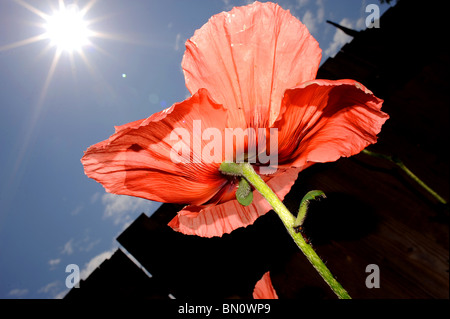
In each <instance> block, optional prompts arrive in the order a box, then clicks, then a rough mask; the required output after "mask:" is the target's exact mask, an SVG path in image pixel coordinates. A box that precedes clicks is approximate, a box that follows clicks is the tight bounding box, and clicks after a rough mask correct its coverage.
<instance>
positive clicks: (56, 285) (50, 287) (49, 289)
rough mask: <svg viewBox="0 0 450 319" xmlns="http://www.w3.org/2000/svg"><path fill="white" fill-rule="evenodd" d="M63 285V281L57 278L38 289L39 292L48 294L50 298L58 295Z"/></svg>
mask: <svg viewBox="0 0 450 319" xmlns="http://www.w3.org/2000/svg"><path fill="white" fill-rule="evenodd" d="M63 287H64V288H65V286H64V285H63V283H62V282H61V281H59V280H56V281H53V282H51V283H49V284H47V285H45V286H44V287H42V288H40V289H39V290H38V293H39V294H45V295H47V296H49V297H50V298H55V297H56V296H58V295H59V294H60V293H61V289H64V288H63Z"/></svg>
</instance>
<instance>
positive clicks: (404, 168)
mask: <svg viewBox="0 0 450 319" xmlns="http://www.w3.org/2000/svg"><path fill="white" fill-rule="evenodd" d="M361 153H364V154H366V155H369V156H373V157H378V158H382V159H385V160H388V161H390V162H391V163H394V164H395V165H397V166H398V167H399V168H400V169H401V170H402V171H403V172H404V173H405V174H406V175H408V176H409V177H410V178H411V179H412V180H414V181H415V182H416V183H417V184H419V185H420V186H421V187H422V188H423V189H425V190H426V191H427V192H428V193H429V194H430V195H431V196H433V197H434V198H435V199H437V200H438V201H439V202H440V203H442V204H444V205H446V204H447V201H446V200H445V199H444V198H442V197H441V196H440V195H439V194H438V193H436V192H435V191H434V190H433V189H432V188H431V187H429V186H428V185H427V184H425V183H424V182H423V181H422V180H421V179H420V178H419V177H417V175H416V174H414V173H413V172H411V170H410V169H409V168H408V167H407V166H406V165H405V164H404V163H403V162H402V161H401V160H400V159H399V158H396V157H393V156H389V155H384V154H380V153H376V152H372V151H369V150H367V149H364V150H362V151H361Z"/></svg>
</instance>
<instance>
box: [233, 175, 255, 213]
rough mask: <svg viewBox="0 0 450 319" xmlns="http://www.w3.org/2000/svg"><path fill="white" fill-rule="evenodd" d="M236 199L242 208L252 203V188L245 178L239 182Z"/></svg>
mask: <svg viewBox="0 0 450 319" xmlns="http://www.w3.org/2000/svg"><path fill="white" fill-rule="evenodd" d="M236 199H237V201H238V202H239V203H240V204H241V205H243V206H248V205H250V204H251V203H252V201H253V192H252V188H251V186H250V184H249V183H248V182H247V180H246V179H245V178H241V180H240V181H239V187H238V189H237V191H236Z"/></svg>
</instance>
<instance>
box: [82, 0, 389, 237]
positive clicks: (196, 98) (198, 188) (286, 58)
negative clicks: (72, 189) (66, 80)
mask: <svg viewBox="0 0 450 319" xmlns="http://www.w3.org/2000/svg"><path fill="white" fill-rule="evenodd" d="M320 59H321V50H320V48H319V46H318V43H317V41H316V40H315V39H314V38H313V37H312V36H311V35H310V33H309V32H308V30H307V29H306V27H305V26H304V25H303V24H302V23H301V22H300V21H299V20H297V19H296V18H294V17H293V16H292V15H291V14H290V13H289V11H285V10H283V9H282V8H281V7H279V6H278V5H276V4H273V3H258V2H255V3H253V4H251V5H248V6H245V7H239V8H234V9H233V10H231V11H230V12H222V13H220V14H217V15H215V16H213V17H212V18H211V19H210V20H209V21H208V22H207V23H206V24H205V25H204V26H203V27H202V28H200V29H199V30H197V31H196V32H195V34H194V36H193V37H192V38H191V39H190V40H188V41H187V42H186V52H185V55H184V57H183V62H182V67H183V70H184V74H185V80H186V86H187V88H188V89H189V91H190V92H191V93H192V94H193V95H192V96H191V97H190V98H188V99H186V100H185V101H183V102H181V103H176V104H174V105H173V106H171V107H170V108H168V109H166V110H164V111H162V112H159V113H156V114H153V115H152V116H150V117H149V118H147V119H143V120H139V121H136V122H132V123H129V124H126V125H123V126H120V127H116V133H115V134H114V135H112V136H111V137H110V138H109V139H108V140H106V141H103V142H100V143H98V144H95V145H93V146H91V147H89V148H88V150H87V151H86V152H85V154H84V156H83V158H82V160H81V161H82V163H83V165H84V170H85V173H86V174H87V176H89V177H91V178H93V179H94V180H96V181H98V182H100V183H101V184H103V186H104V187H105V189H106V191H108V192H111V193H114V194H124V195H131V196H137V197H142V198H146V199H149V200H154V201H159V202H168V203H180V204H187V206H186V207H185V208H184V209H182V210H181V211H180V212H179V213H178V214H177V216H176V217H175V218H174V219H173V220H172V221H171V222H170V223H169V225H170V226H171V227H172V228H173V229H175V230H177V231H180V232H182V233H185V234H195V235H199V236H204V237H212V236H221V235H222V234H224V233H229V232H231V231H232V230H234V229H236V228H238V227H243V226H247V225H250V224H252V223H253V222H254V221H255V220H256V219H257V218H258V217H259V216H261V215H263V214H265V213H266V212H268V211H269V210H270V206H269V204H268V203H267V202H266V201H265V199H264V198H263V197H262V196H261V195H260V194H259V193H258V192H256V191H254V194H253V196H254V198H253V202H252V204H250V205H249V206H242V205H241V204H239V203H238V201H237V200H236V199H235V192H236V188H237V185H238V181H237V180H236V179H234V178H230V177H229V176H225V175H223V174H221V173H220V171H219V166H220V163H222V161H223V160H224V159H225V155H226V154H224V152H223V153H220V152H217V153H214V154H213V155H212V157H211V158H208V160H205V158H204V157H202V156H200V155H199V154H201V152H200V153H199V152H198V150H200V151H201V150H204V149H205V148H208V145H209V144H208V140H207V139H206V140H205V139H204V137H205V136H204V134H202V132H199V131H198V130H197V128H196V127H195V124H196V121H199V122H198V123H200V124H201V126H202V128H215V129H216V132H217V131H218V132H220V133H224V132H225V130H226V129H229V128H233V129H235V128H241V129H247V128H255V129H256V128H264V129H267V130H269V129H270V128H273V129H277V130H278V144H277V145H276V146H277V147H278V152H277V154H276V155H277V160H278V163H277V164H278V165H277V171H276V173H274V174H271V175H266V176H263V178H264V180H265V181H266V183H267V184H268V185H269V186H270V187H271V188H272V189H273V190H274V192H275V193H276V194H277V195H278V196H279V197H280V199H281V200H283V198H284V196H285V195H286V194H287V193H288V191H289V190H290V188H291V186H292V185H293V183H294V182H295V180H296V178H297V175H298V173H299V172H300V171H301V170H303V169H305V168H306V167H308V166H310V165H312V164H314V163H317V162H329V161H335V160H337V159H338V158H340V157H342V156H344V157H347V156H351V155H354V154H357V153H359V152H360V151H361V150H362V149H364V148H365V147H366V146H368V145H369V144H371V143H375V142H376V140H377V134H378V133H379V132H380V130H381V126H382V125H383V123H384V122H385V121H386V120H387V118H388V115H387V114H385V113H383V112H382V111H381V105H382V100H380V99H378V98H377V97H375V96H374V95H373V94H372V92H370V91H369V90H368V89H366V88H365V87H364V86H363V85H362V84H360V83H358V82H356V81H353V80H340V81H328V80H315V76H316V73H317V70H318V66H319V62H320ZM177 130H178V131H177ZM174 132H175V133H174ZM184 133H187V134H188V135H190V139H188V140H185V139H181V141H180V140H177V139H176V138H175V139H174V137H180V136H181V137H182V135H183V134H184ZM203 133H204V131H203ZM180 134H181V135H180ZM192 135H194V136H193V137H192ZM199 136H200V137H202V138H201V139H200V138H198V137H199ZM196 137H197V138H196ZM207 138H208V137H207ZM209 138H212V137H211V136H209ZM222 138H223V135H222ZM262 142H265V141H264V140H261V139H259V140H258V139H257V138H255V137H248V138H247V139H246V140H245V145H244V146H239V147H238V146H236V145H234V151H238V149H240V150H241V151H242V149H244V152H245V150H248V149H249V148H250V146H251V145H253V144H255V143H256V144H258V145H261V144H262ZM209 146H210V145H209ZM174 149H176V150H178V151H180V150H181V151H183V152H184V151H185V150H188V151H189V152H188V153H187V154H185V153H183V152H182V155H181V159H182V160H181V161H174V160H173V157H171V155H173V154H172V153H173V150H174ZM196 150H197V151H196ZM208 154H209V153H208ZM254 167H255V168H256V169H257V168H258V167H264V165H262V166H261V163H260V162H258V161H257V162H256V163H254Z"/></svg>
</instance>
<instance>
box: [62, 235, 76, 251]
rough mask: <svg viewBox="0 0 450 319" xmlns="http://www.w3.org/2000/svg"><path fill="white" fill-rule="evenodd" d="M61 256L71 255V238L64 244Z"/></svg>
mask: <svg viewBox="0 0 450 319" xmlns="http://www.w3.org/2000/svg"><path fill="white" fill-rule="evenodd" d="M61 254H66V255H72V254H73V238H71V239H70V240H69V241H68V242H67V243H65V244H64V248H63V249H62V251H61Z"/></svg>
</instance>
